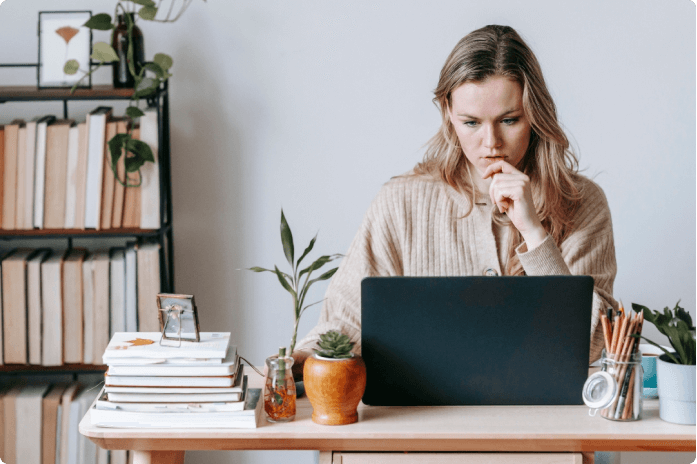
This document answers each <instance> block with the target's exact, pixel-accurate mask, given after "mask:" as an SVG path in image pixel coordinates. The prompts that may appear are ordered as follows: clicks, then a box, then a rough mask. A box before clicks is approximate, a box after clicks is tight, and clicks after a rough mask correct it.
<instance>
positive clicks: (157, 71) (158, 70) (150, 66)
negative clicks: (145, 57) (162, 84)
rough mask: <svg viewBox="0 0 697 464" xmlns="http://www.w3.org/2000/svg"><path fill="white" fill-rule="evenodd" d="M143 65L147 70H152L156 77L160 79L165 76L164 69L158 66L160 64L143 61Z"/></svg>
mask: <svg viewBox="0 0 697 464" xmlns="http://www.w3.org/2000/svg"><path fill="white" fill-rule="evenodd" d="M143 67H144V68H145V69H147V70H148V71H152V72H154V73H155V75H156V76H157V77H159V78H160V79H166V77H167V75H166V73H165V71H164V70H163V69H162V68H161V67H160V65H158V64H156V63H145V65H143Z"/></svg>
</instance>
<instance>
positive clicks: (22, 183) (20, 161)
mask: <svg viewBox="0 0 697 464" xmlns="http://www.w3.org/2000/svg"><path fill="white" fill-rule="evenodd" d="M26 167H27V127H26V125H22V126H21V127H20V128H19V131H18V133H17V166H16V168H17V172H16V182H17V184H16V186H15V188H16V190H17V191H16V193H15V229H18V230H20V229H24V212H25V209H24V202H25V198H26V196H27V190H26V182H27V176H26V174H25V172H24V169H25V168H26Z"/></svg>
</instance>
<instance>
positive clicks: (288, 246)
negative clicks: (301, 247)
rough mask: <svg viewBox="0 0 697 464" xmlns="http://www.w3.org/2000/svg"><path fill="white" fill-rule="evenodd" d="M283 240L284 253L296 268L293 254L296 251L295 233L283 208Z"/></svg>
mask: <svg viewBox="0 0 697 464" xmlns="http://www.w3.org/2000/svg"><path fill="white" fill-rule="evenodd" d="M281 242H282V243H283V253H284V254H285V255H286V259H287V260H288V263H289V264H290V266H291V267H292V268H295V266H294V265H293V254H294V252H295V250H294V247H293V234H292V233H291V232H290V227H289V226H288V221H286V217H285V215H284V214H283V209H281Z"/></svg>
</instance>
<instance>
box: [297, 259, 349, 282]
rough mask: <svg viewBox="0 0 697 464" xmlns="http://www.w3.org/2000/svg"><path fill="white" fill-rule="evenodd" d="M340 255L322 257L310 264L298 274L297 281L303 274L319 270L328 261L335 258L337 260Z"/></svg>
mask: <svg viewBox="0 0 697 464" xmlns="http://www.w3.org/2000/svg"><path fill="white" fill-rule="evenodd" d="M339 256H340V255H324V256H320V257H319V258H317V259H316V260H315V262H314V263H312V264H310V265H309V266H308V267H306V268H305V269H303V270H302V271H300V274H298V279H299V278H300V277H302V276H303V275H304V274H307V273H308V272H312V271H316V270H317V269H319V268H321V267H322V266H324V265H325V264H327V263H328V262H330V261H334V260H335V259H336V258H338V257H339Z"/></svg>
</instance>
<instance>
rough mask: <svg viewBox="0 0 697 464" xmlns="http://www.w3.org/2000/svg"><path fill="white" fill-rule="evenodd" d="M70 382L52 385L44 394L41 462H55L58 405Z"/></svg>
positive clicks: (47, 463)
mask: <svg viewBox="0 0 697 464" xmlns="http://www.w3.org/2000/svg"><path fill="white" fill-rule="evenodd" d="M67 387H68V383H66V382H60V383H56V384H54V385H53V386H52V388H51V390H50V391H49V392H48V394H47V395H46V396H44V399H43V403H42V413H41V423H42V428H41V464H55V462H56V441H57V435H56V434H57V431H58V430H59V428H60V427H59V424H60V421H59V418H58V407H59V406H60V402H61V397H62V396H63V392H64V391H65V389H66V388H67Z"/></svg>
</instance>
